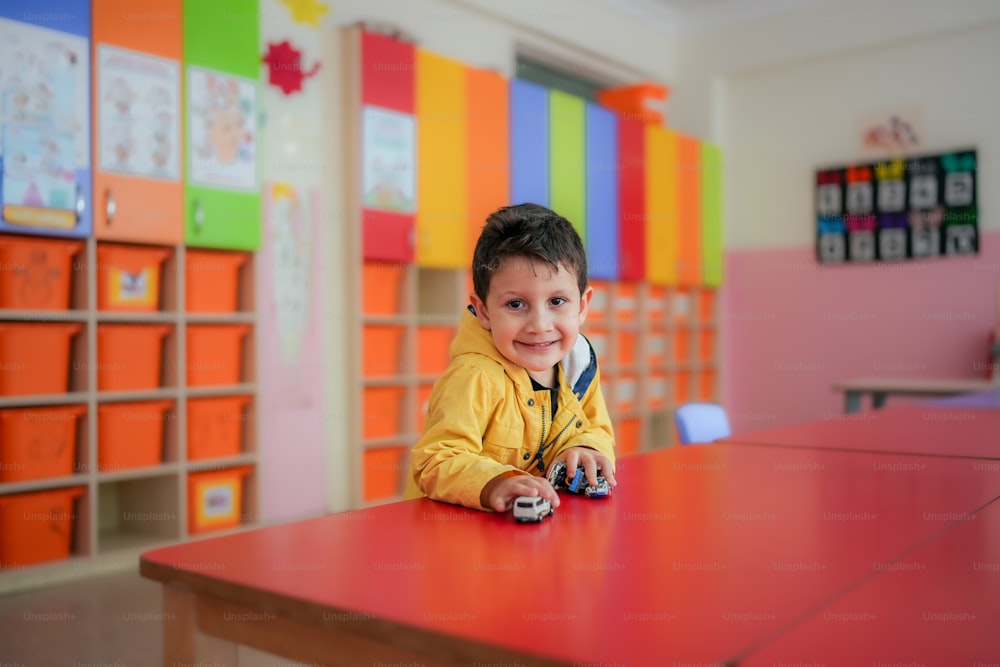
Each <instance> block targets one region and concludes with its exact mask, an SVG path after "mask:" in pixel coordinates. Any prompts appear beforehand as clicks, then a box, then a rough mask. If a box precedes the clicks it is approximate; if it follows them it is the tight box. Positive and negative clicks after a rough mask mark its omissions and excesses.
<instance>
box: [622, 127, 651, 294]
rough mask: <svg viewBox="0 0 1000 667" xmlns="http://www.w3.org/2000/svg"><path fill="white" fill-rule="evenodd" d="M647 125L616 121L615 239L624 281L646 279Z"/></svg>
mask: <svg viewBox="0 0 1000 667" xmlns="http://www.w3.org/2000/svg"><path fill="white" fill-rule="evenodd" d="M645 170H646V124H645V123H643V122H641V121H638V120H633V119H626V118H622V119H620V120H619V122H618V197H619V198H618V240H619V253H620V254H619V257H620V260H621V270H620V271H619V277H620V278H621V279H623V280H645V279H646V174H645Z"/></svg>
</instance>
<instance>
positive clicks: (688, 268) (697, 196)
mask: <svg viewBox="0 0 1000 667" xmlns="http://www.w3.org/2000/svg"><path fill="white" fill-rule="evenodd" d="M677 216H678V217H677V221H678V225H677V232H676V234H675V235H674V238H675V239H676V240H677V248H678V258H677V280H678V282H679V283H680V284H681V285H686V286H693V285H697V284H698V283H699V282H701V145H700V143H699V142H698V140H697V139H695V138H694V137H688V136H685V135H683V134H681V135H678V137H677Z"/></svg>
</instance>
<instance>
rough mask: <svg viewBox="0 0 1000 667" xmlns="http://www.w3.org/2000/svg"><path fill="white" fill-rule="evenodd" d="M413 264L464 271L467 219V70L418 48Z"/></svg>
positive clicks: (455, 62)
mask: <svg viewBox="0 0 1000 667" xmlns="http://www.w3.org/2000/svg"><path fill="white" fill-rule="evenodd" d="M416 83H417V87H416V110H417V173H418V174H419V178H418V179H417V201H418V202H419V205H418V207H417V216H416V229H417V249H416V260H417V264H420V265H421V266H427V267H436V268H465V267H466V266H468V262H467V261H466V259H467V257H466V251H467V249H468V242H467V234H468V230H467V224H468V223H467V220H468V182H467V176H468V162H467V160H468V153H467V145H468V132H467V128H466V118H467V117H468V114H467V100H468V96H467V92H466V67H465V65H463V64H461V63H459V62H458V61H455V60H451V59H449V58H445V57H443V56H439V55H437V54H434V53H430V52H428V51H423V50H420V49H418V50H417V81H416Z"/></svg>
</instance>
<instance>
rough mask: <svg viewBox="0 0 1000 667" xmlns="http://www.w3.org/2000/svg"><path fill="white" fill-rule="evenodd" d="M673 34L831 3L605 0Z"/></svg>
mask: <svg viewBox="0 0 1000 667" xmlns="http://www.w3.org/2000/svg"><path fill="white" fill-rule="evenodd" d="M602 1H603V2H604V3H605V4H607V5H609V6H611V7H614V8H616V9H618V10H619V11H621V12H622V13H623V14H628V15H631V16H634V17H636V18H639V19H641V20H643V21H645V22H647V23H649V24H650V25H652V26H655V27H656V28H658V29H660V30H662V31H664V32H666V33H668V34H670V35H692V34H696V33H699V32H706V31H709V30H713V29H716V28H721V27H724V26H730V25H735V24H738V23H745V22H748V21H754V20H756V19H760V18H764V17H767V16H774V15H775V14H781V13H785V12H791V11H795V10H797V9H801V8H803V7H808V6H811V5H817V4H820V3H824V2H830V1H831V0H602Z"/></svg>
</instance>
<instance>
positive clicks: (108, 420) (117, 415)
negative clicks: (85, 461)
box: [97, 401, 175, 472]
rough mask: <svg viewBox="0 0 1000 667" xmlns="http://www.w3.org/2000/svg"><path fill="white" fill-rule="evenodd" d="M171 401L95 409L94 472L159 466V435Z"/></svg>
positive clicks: (160, 451) (161, 443)
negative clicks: (95, 465) (95, 454)
mask: <svg viewBox="0 0 1000 667" xmlns="http://www.w3.org/2000/svg"><path fill="white" fill-rule="evenodd" d="M173 408H174V403H173V401H143V402H141V403H105V404H103V405H100V406H98V408H97V469H98V470H101V471H103V472H108V471H117V470H129V469H131V468H146V467H149V466H155V465H159V464H161V463H163V433H164V427H165V425H166V421H167V420H168V419H173V418H174V416H175V413H174V412H173Z"/></svg>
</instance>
